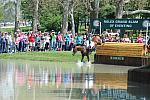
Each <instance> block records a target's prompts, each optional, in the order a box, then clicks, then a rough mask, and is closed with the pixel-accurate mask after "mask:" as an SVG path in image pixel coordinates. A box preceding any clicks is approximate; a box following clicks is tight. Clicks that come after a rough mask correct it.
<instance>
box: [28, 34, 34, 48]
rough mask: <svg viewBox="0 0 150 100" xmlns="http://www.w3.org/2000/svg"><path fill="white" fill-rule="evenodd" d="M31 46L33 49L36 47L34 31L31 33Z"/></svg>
mask: <svg viewBox="0 0 150 100" xmlns="http://www.w3.org/2000/svg"><path fill="white" fill-rule="evenodd" d="M29 48H30V50H31V51H33V50H34V48H35V35H34V34H33V33H31V34H30V35H29Z"/></svg>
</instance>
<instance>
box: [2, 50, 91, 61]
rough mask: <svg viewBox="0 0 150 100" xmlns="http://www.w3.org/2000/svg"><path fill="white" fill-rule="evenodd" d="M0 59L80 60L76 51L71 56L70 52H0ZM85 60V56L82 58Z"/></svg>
mask: <svg viewBox="0 0 150 100" xmlns="http://www.w3.org/2000/svg"><path fill="white" fill-rule="evenodd" d="M0 59H18V60H32V61H53V62H76V61H78V60H81V54H80V53H79V52H78V53H77V54H76V55H75V56H72V52H57V51H50V52H21V53H12V54H8V53H5V54H0ZM93 59H94V53H92V54H91V55H90V60H91V61H93ZM84 60H85V61H87V58H86V57H85V58H84Z"/></svg>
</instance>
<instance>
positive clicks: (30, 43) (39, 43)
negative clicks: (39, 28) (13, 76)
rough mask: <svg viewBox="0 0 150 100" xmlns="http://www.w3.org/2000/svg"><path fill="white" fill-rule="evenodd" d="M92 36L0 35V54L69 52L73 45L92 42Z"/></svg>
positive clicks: (25, 33)
mask: <svg viewBox="0 0 150 100" xmlns="http://www.w3.org/2000/svg"><path fill="white" fill-rule="evenodd" d="M92 37H93V36H92V34H84V35H81V34H77V33H76V34H72V33H71V32H67V33H66V34H62V33H60V32H55V31H51V32H44V33H42V32H38V33H36V34H35V33H33V32H18V33H16V34H15V35H14V36H13V37H12V34H11V33H8V32H2V33H0V53H12V52H26V51H50V50H54V51H71V50H72V48H73V46H75V45H83V44H85V43H87V42H86V41H89V44H90V41H92ZM89 44H85V45H89Z"/></svg>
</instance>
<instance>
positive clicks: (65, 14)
mask: <svg viewBox="0 0 150 100" xmlns="http://www.w3.org/2000/svg"><path fill="white" fill-rule="evenodd" d="M63 6H64V8H63V23H62V33H63V34H65V33H67V31H68V14H69V1H68V0H64V3H63Z"/></svg>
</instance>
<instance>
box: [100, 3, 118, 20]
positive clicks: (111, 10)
mask: <svg viewBox="0 0 150 100" xmlns="http://www.w3.org/2000/svg"><path fill="white" fill-rule="evenodd" d="M115 12H116V7H115V6H114V5H110V4H106V5H105V6H103V7H102V8H101V10H100V16H101V17H103V18H114V17H115Z"/></svg>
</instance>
